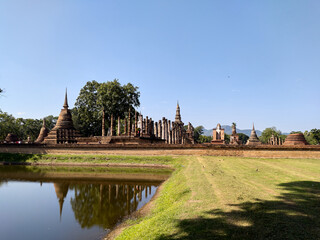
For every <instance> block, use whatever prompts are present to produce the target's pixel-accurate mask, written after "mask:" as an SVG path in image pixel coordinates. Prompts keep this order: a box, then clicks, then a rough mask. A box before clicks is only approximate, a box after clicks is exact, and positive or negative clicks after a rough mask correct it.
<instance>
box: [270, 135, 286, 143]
mask: <svg viewBox="0 0 320 240" xmlns="http://www.w3.org/2000/svg"><path fill="white" fill-rule="evenodd" d="M268 144H269V145H282V144H283V140H282V139H281V138H280V137H277V136H274V134H272V135H271V137H270V138H269V139H268Z"/></svg>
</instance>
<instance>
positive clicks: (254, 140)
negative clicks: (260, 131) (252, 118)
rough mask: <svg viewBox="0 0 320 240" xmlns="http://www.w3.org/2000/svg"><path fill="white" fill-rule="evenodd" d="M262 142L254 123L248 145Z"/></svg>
mask: <svg viewBox="0 0 320 240" xmlns="http://www.w3.org/2000/svg"><path fill="white" fill-rule="evenodd" d="M261 144H262V143H261V142H260V140H259V138H258V136H257V133H256V130H255V129H254V124H253V126H252V131H251V135H250V137H249V139H248V141H247V144H246V145H252V146H256V145H261Z"/></svg>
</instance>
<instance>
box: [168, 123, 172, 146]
mask: <svg viewBox="0 0 320 240" xmlns="http://www.w3.org/2000/svg"><path fill="white" fill-rule="evenodd" d="M170 132H171V121H170V120H169V121H168V133H167V134H168V137H167V139H168V140H167V142H168V144H171V136H170Z"/></svg>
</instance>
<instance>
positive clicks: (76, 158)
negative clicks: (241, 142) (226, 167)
mask: <svg viewBox="0 0 320 240" xmlns="http://www.w3.org/2000/svg"><path fill="white" fill-rule="evenodd" d="M1 162H5V163H30V164H37V163H38V164H40V163H44V164H48V163H49V164H50V163H53V164H55V163H88V164H111V163H127V164H159V165H171V166H173V165H175V162H176V161H175V160H174V158H173V157H170V156H115V155H55V154H20V153H0V163H1Z"/></svg>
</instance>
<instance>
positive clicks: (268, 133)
mask: <svg viewBox="0 0 320 240" xmlns="http://www.w3.org/2000/svg"><path fill="white" fill-rule="evenodd" d="M272 134H273V135H274V136H275V137H280V136H282V134H281V131H279V130H277V128H276V127H271V128H266V129H265V130H263V132H262V134H261V136H260V141H261V142H263V143H267V142H268V140H269V139H270V138H271V136H272Z"/></svg>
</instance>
